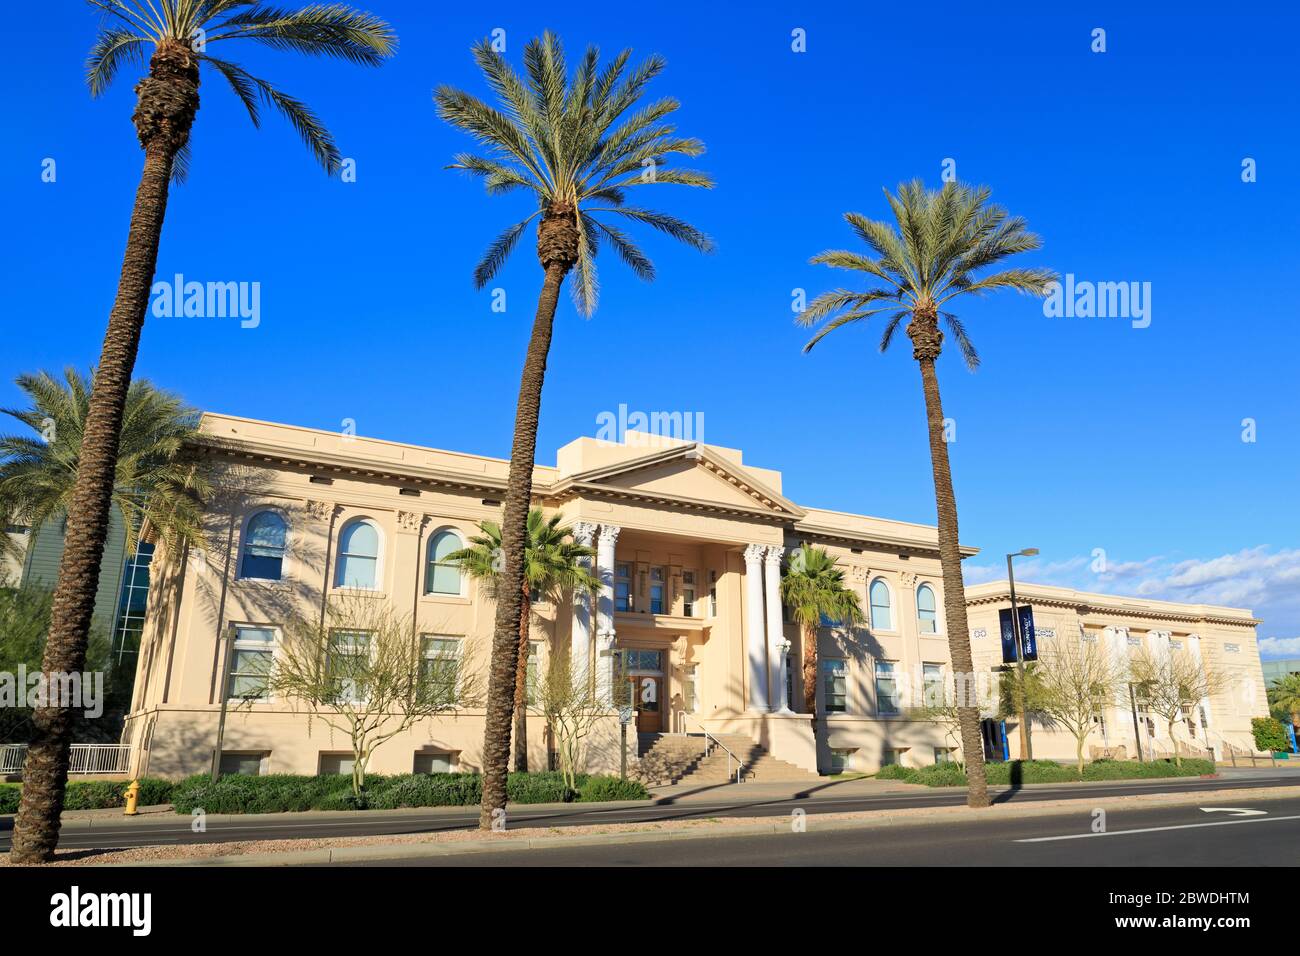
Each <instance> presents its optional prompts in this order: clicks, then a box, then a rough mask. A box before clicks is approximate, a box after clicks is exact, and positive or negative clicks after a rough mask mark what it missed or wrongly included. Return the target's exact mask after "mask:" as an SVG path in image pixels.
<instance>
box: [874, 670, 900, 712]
mask: <svg viewBox="0 0 1300 956" xmlns="http://www.w3.org/2000/svg"><path fill="white" fill-rule="evenodd" d="M876 713H878V714H897V713H898V680H897V679H896V678H895V677H894V664H893V662H892V661H876Z"/></svg>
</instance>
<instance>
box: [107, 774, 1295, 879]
mask: <svg viewBox="0 0 1300 956" xmlns="http://www.w3.org/2000/svg"><path fill="white" fill-rule="evenodd" d="M1207 796H1208V795H1207V794H1204V793H1176V794H1138V795H1129V796H1120V797H1111V798H1108V799H1109V800H1116V801H1122V802H1126V803H1128V804H1130V805H1132V806H1139V807H1145V806H1156V807H1176V806H1187V805H1191V804H1197V803H1202V802H1204V801H1205V799H1206V797H1207ZM1295 796H1296V793H1295V789H1294V788H1293V787H1268V788H1254V789H1247V790H1217V791H1214V797H1213V798H1214V799H1216V800H1217V799H1222V798H1225V797H1226V798H1230V799H1238V798H1246V799H1252V800H1269V799H1283V798H1286V797H1295ZM1092 807H1093V801H1090V800H1088V799H1082V798H1081V799H1074V800H1060V801H1051V802H1044V803H1041V804H1031V805H1021V806H1018V807H1017V806H1013V805H1009V804H995V805H994V806H993V807H992V808H990V812H989V813H988V814H985V812H984V811H976V810H971V809H970V808H969V807H925V808H907V809H902V810H886V811H867V812H869V813H871V814H872V815H871V816H870V817H869V818H866V819H843V820H818V818H817V817H818V815H817V814H806V815H805V816H804V818H803V821H804V824H805V827H806V829H807V830H808V831H814V830H815V831H818V832H835V831H852V830H876V829H882V828H892V827H911V826H924V825H926V824H930V823H934V822H935V820H936V819H942V818H943V817H951V818H955V819H954V822H968V821H972V820H976V819H986V820H987V819H1003V820H1006V819H1020V818H1027V817H1045V816H1069V815H1071V814H1074V813H1078V812H1080V811H1081V810H1082V809H1084V808H1087V810H1088V811H1090V810H1091V809H1092ZM789 832H791V827H790V817H788V816H784V815H783V816H780V817H777V818H775V819H773V820H769V821H767V822H763V823H751V824H743V825H738V826H727V827H710V826H707V825H706V824H696V825H695V828H693V829H689V830H683V829H678V830H671V829H666V830H665V829H659V830H642V831H623V832H619V833H590V834H581V835H576V836H563V835H556V836H545V837H529V838H526V839H491V838H489V839H482V840H465V841H458V842H454V843H446V844H438V843H415V844H374V845H369V846H349V847H332V848H331V847H322V848H320V849H313V850H292V851H288V852H284V853H248V854H237V855H233V856H216V857H194V858H186V859H179V860H151V861H147V862H132V863H108V864H103V865H105V866H118V867H206V866H236V867H238V866H259V867H260V866H302V865H328V864H333V863H356V862H365V861H376V860H407V859H419V858H432V857H447V856H460V855H465V854H473V853H497V852H513V851H521V850H545V849H555V848H561V847H580V846H610V845H617V844H628V843H656V842H677V841H680V840H702V839H725V838H727V837H744V836H758V835H764V834H778V833H789Z"/></svg>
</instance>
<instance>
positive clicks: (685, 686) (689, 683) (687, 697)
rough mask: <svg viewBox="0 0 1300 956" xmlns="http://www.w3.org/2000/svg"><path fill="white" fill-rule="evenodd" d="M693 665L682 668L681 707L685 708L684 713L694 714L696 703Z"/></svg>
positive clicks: (694, 666)
mask: <svg viewBox="0 0 1300 956" xmlns="http://www.w3.org/2000/svg"><path fill="white" fill-rule="evenodd" d="M695 668H696V665H695V664H687V665H686V666H684V667H683V668H682V706H683V707H685V708H686V713H688V714H693V713H695V708H696V707H697V706H698V701H697V700H696V697H695V693H696V691H695V677H696V674H695Z"/></svg>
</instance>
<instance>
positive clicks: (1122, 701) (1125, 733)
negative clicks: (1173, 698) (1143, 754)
mask: <svg viewBox="0 0 1300 956" xmlns="http://www.w3.org/2000/svg"><path fill="white" fill-rule="evenodd" d="M1079 629H1080V631H1082V630H1083V626H1082V625H1080V628H1079ZM1101 635H1102V641H1103V642H1104V643H1105V645H1106V651H1105V653H1106V660H1107V666H1109V667H1113V668H1114V669H1115V670H1116V671H1117V672H1120V671H1122V672H1123V673H1124V681H1123V683H1121V684H1120V685H1119V687H1118V689H1117V690H1116V699H1115V700H1114V701H1112V702H1111V704H1112V705H1111V707H1110V708H1109V712H1108V713H1107V714H1106V723H1107V725H1108V727H1107V730H1108V734H1107V737H1108V738H1109V739H1108V740H1107V745H1109V742H1110V740H1114V741H1116V742H1117V743H1118V742H1119V741H1128V740H1132V741H1133V746H1132V748H1131V750H1132V753H1131V754H1130V756H1132V757H1134V758H1136V757H1137V739H1135V738H1134V734H1136V733H1137V732H1138V731H1137V729H1136V728H1135V727H1134V726H1133V703H1132V701H1131V700H1130V699H1129V693H1128V634H1127V633H1125V632H1124V631H1123V630H1122V629H1121V628H1118V627H1115V626H1114V625H1110V626H1108V627H1106V628H1103V629H1102V632H1101ZM1125 749H1126V750H1128V749H1130V748H1128V747H1126V748H1125Z"/></svg>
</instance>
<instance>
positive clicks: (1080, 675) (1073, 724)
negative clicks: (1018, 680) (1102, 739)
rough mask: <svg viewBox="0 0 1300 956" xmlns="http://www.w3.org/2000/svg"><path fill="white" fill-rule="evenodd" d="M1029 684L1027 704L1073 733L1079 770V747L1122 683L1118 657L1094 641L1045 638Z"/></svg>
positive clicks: (1079, 768) (1080, 770) (1080, 771)
mask: <svg viewBox="0 0 1300 956" xmlns="http://www.w3.org/2000/svg"><path fill="white" fill-rule="evenodd" d="M1041 650H1042V655H1041V656H1040V657H1039V659H1038V664H1037V666H1036V667H1034V669H1033V673H1034V681H1033V683H1032V686H1031V687H1027V688H1026V689H1027V695H1026V696H1027V700H1026V703H1027V705H1028V706H1029V708H1030V709H1032V710H1033V711H1035V712H1037V713H1039V714H1041V715H1042V716H1043V717H1044V718H1045V719H1046V720H1047V721H1048V722H1050V723H1054V724H1057V725H1058V726H1061V727H1064V728H1065V729H1066V730H1067V731H1069V733H1070V735H1071V736H1072V737H1074V754H1075V759H1076V761H1077V767H1078V770H1079V774H1080V775H1082V774H1083V751H1084V748H1085V747H1086V746H1087V742H1088V735H1089V734H1091V733H1092V728H1093V725H1094V723H1095V721H1096V718H1097V715H1098V714H1104V713H1105V708H1106V706H1107V705H1108V704H1110V703H1111V702H1112V701H1113V700H1114V699H1115V697H1116V695H1117V694H1118V693H1119V689H1120V687H1122V686H1123V684H1124V677H1125V668H1124V666H1123V663H1122V662H1119V661H1112V660H1110V659H1109V658H1108V657H1107V656H1106V655H1105V654H1104V653H1103V652H1102V651H1101V649H1100V648H1099V647H1098V645H1097V644H1096V643H1090V642H1088V641H1084V640H1081V639H1080V640H1077V641H1072V640H1069V639H1066V638H1061V639H1059V640H1054V641H1050V642H1044V643H1043V644H1042V645H1041Z"/></svg>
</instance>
